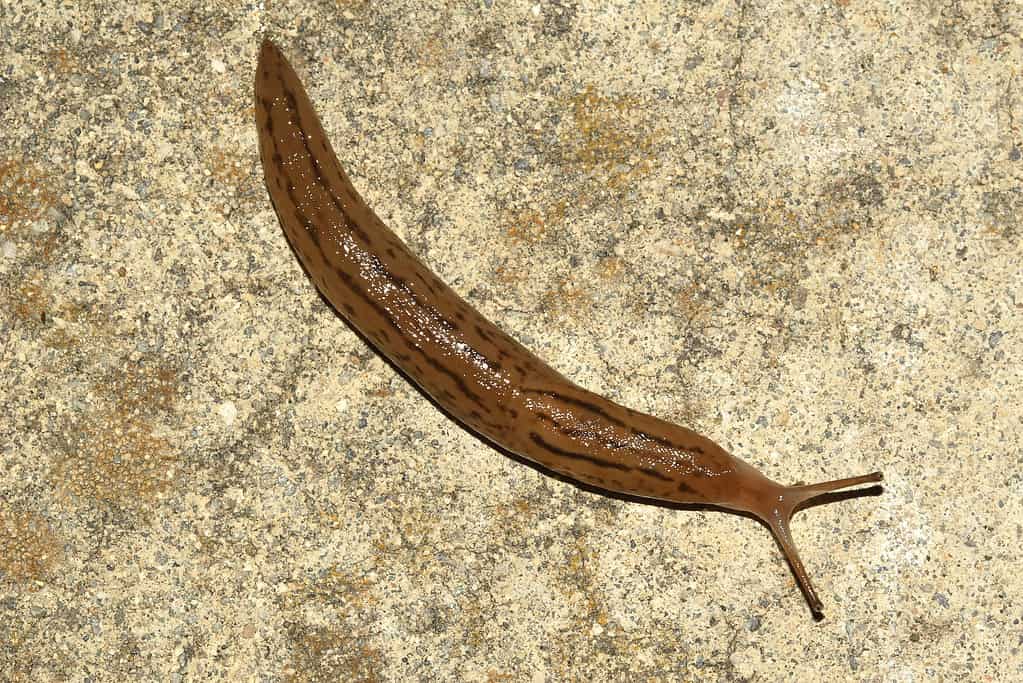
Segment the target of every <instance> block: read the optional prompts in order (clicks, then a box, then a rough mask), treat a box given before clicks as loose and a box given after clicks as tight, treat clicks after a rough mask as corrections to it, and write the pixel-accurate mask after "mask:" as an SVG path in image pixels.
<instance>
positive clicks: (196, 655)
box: [0, 0, 1023, 682]
mask: <svg viewBox="0 0 1023 683" xmlns="http://www.w3.org/2000/svg"><path fill="white" fill-rule="evenodd" d="M129 4H131V3H129ZM134 5H135V6H136V7H135V9H125V8H120V9H118V8H115V7H114V3H106V2H104V3H96V4H95V5H94V6H93V5H90V3H88V2H63V3H52V2H51V3H39V2H34V1H33V2H29V1H27V0H3V2H2V4H0V297H2V298H0V377H2V378H3V393H2V395H0V401H2V404H0V405H2V412H0V436H2V441H0V679H3V680H5V681H8V680H10V681H49V680H53V681H63V680H69V681H131V680H145V681H150V680H159V681H187V680H255V681H335V680H336V681H355V680H361V681H409V680H438V681H454V680H468V681H489V682H498V681H563V680H579V681H595V680H615V681H621V680H637V681H686V680H697V681H704V680H706V681H717V680H722V681H724V680H757V681H781V680H792V681H805V680H814V679H819V680H869V681H874V680H884V681H888V680H891V681H909V680H922V681H927V680H936V681H938V680H941V681H951V680H964V679H968V680H977V681H984V680H1007V679H1012V678H1018V677H1023V658H1021V655H1020V647H1021V641H1023V626H1021V624H1020V619H1021V617H1023V588H1021V586H1023V579H1021V578H1020V572H1019V566H1020V565H1019V560H1020V556H1019V551H1018V548H1019V545H1020V542H1021V536H1023V526H1021V525H1023V496H1021V493H1023V475H1021V471H1023V470H1021V462H1023V454H1021V444H1020V434H1021V431H1023V424H1021V423H1023V408H1021V406H1023V389H1021V379H1023V378H1021V374H1023V373H1021V367H1023V343H1021V334H1023V324H1021V323H1020V319H1021V317H1023V275H1021V270H1023V268H1021V260H1023V259H1021V250H1023V228H1021V216H1023V190H1021V179H1023V161H1021V147H1023V131H1021V126H1023V106H1021V102H1023V76H1021V69H1020V64H1023V41H1021V38H1023V9H1021V6H1020V5H1019V4H1016V3H1012V2H1000V1H995V0H990V1H986V2H985V1H982V2H966V1H962V2H960V1H954V2H952V1H948V2H944V1H934V2H909V3H887V2H879V1H876V0H856V1H852V0H835V1H834V2H824V3H821V4H817V3H795V2H771V3H751V2H747V1H746V0H739V1H736V0H724V1H721V2H706V3H700V2H694V3H674V2H663V1H659V0H651V1H649V2H627V1H625V0H618V1H616V2H610V3H608V2H589V3H584V4H575V3H568V2H565V3H557V2H555V3H547V2H545V3H541V4H536V5H530V4H526V3H508V2H503V1H502V0H493V1H491V0H486V1H485V2H484V1H481V2H463V3H436V4H433V5H426V4H423V5H420V4H416V3H412V2H399V1H397V0H395V1H379V2H378V1H375V0H374V1H372V2H370V1H365V2H357V1H350V2H340V1H338V2H316V3H308V2H273V3H248V4H239V3H229V2H205V3H185V2H179V1H177V0H167V1H164V2H140V3H134ZM264 32H267V33H269V34H270V35H272V36H273V37H274V38H275V39H276V40H277V41H278V42H279V44H280V45H281V46H282V48H283V49H284V50H285V52H286V53H287V54H288V55H290V57H291V59H292V61H293V62H294V64H295V65H296V67H297V68H298V70H299V72H300V73H301V74H302V75H303V76H304V77H305V79H306V82H307V84H308V86H309V90H310V94H311V95H312V97H313V99H314V100H315V101H316V103H317V105H318V107H319V109H320V112H321V114H322V115H323V118H324V120H325V123H326V126H327V128H328V130H329V131H331V133H332V135H333V137H334V141H335V147H336V148H337V149H338V150H339V151H340V153H341V156H342V160H343V162H344V163H345V164H346V165H347V166H348V168H349V169H350V171H351V174H352V176H353V178H354V179H355V181H356V184H357V186H358V187H359V188H360V189H361V190H362V192H363V194H364V195H365V196H366V197H367V199H368V200H369V201H370V203H371V204H372V205H373V206H375V207H376V208H377V209H378V212H379V213H380V214H381V216H382V217H384V218H385V220H387V221H389V222H390V223H391V225H392V226H393V227H394V228H395V230H396V231H397V232H398V233H399V234H400V235H402V236H403V237H404V238H405V239H406V240H407V241H408V242H409V243H410V245H411V246H412V248H413V249H414V250H415V251H417V252H418V253H419V254H420V255H421V256H422V257H423V258H424V259H425V260H426V261H427V262H428V263H429V264H431V265H432V266H433V267H434V268H435V269H436V271H437V272H438V273H439V274H440V275H441V276H442V277H443V278H444V279H446V280H447V281H448V282H450V283H451V284H452V285H453V286H454V287H455V289H456V290H458V291H459V292H461V293H463V294H464V295H465V296H466V297H467V298H468V299H469V300H470V301H471V302H472V303H474V304H475V305H476V306H478V307H479V308H480V309H482V310H483V311H484V312H485V313H486V314H487V315H489V316H490V317H491V318H492V319H494V320H496V321H498V322H499V323H500V324H501V325H502V326H503V327H505V328H506V329H507V330H508V331H509V332H511V333H512V334H513V335H514V336H516V337H517V338H519V339H520V340H522V341H523V342H524V343H526V344H527V345H528V346H530V347H531V348H533V349H534V350H535V351H536V352H537V353H538V354H539V355H541V356H542V357H543V358H545V359H546V360H548V361H549V362H550V363H551V364H552V365H554V366H555V367H556V368H558V369H560V370H561V371H562V372H564V374H566V375H568V376H569V377H572V378H573V379H575V380H577V381H578V382H579V383H581V384H582V385H584V386H586V387H588V388H590V389H593V390H596V391H600V392H603V393H606V394H607V395H609V396H610V397H612V398H614V399H615V400H618V401H619V402H622V403H625V404H627V405H630V406H632V407H635V408H638V409H641V410H644V411H647V412H653V413H655V414H657V415H660V416H663V417H666V418H669V419H673V420H677V421H681V422H684V423H686V424H690V425H692V426H694V427H695V428H697V429H698V430H700V431H702V432H704V433H706V434H708V435H709V436H711V437H712V438H713V439H715V440H716V441H718V442H720V443H722V444H723V445H725V446H726V447H727V448H729V449H730V450H731V451H732V452H734V453H735V454H736V455H739V456H741V457H743V458H745V459H747V460H749V461H751V462H753V463H755V464H756V465H758V466H759V467H761V468H762V469H763V470H764V471H765V472H766V473H768V474H769V475H770V476H772V477H773V478H776V479H778V480H781V481H785V482H794V481H800V480H802V481H814V480H820V479H829V478H833V477H840V476H847V475H852V474H859V473H863V472H867V471H871V470H874V469H880V470H883V471H884V473H885V476H886V490H885V493H884V495H883V496H881V497H875V498H870V497H868V498H859V499H856V500H851V501H846V502H843V503H840V504H836V505H831V506H826V507H819V508H815V509H813V510H811V511H808V512H806V513H805V514H803V515H802V516H800V517H798V518H797V522H796V526H795V534H796V537H797V541H798V543H799V544H800V546H801V548H802V551H803V555H804V559H805V560H806V562H807V564H808V566H809V568H810V571H811V573H812V575H813V576H814V578H815V580H816V583H817V585H818V588H819V590H820V592H821V594H822V596H823V598H824V599H825V602H826V612H827V615H828V618H827V619H826V620H825V621H823V622H821V623H814V622H813V621H812V620H811V619H810V617H809V614H808V612H807V610H806V608H805V605H804V603H803V600H802V598H801V597H800V595H799V594H798V591H797V590H796V588H795V585H794V583H793V581H792V577H791V574H790V572H789V571H788V569H787V567H786V566H785V565H784V563H783V561H782V559H781V556H780V554H779V552H778V550H777V548H776V547H775V545H774V544H773V542H772V540H771V538H770V536H769V535H768V533H767V531H766V530H765V529H763V528H761V527H759V526H758V525H756V524H755V523H753V522H752V521H750V520H748V519H744V518H740V517H734V516H730V515H724V514H719V513H711V512H678V511H671V510H664V509H660V508H653V507H647V506H642V505H636V504H627V503H623V502H620V501H616V500H611V499H607V498H604V497H601V496H598V495H594V494H592V493H587V492H584V491H581V490H578V489H576V488H575V487H573V486H571V485H568V484H564V483H561V482H559V481H555V480H553V479H550V478H546V477H544V476H542V475H541V474H539V473H538V472H536V471H534V470H532V469H529V468H526V467H523V466H521V465H519V464H516V463H515V462H512V461H510V460H508V459H506V458H504V457H503V456H501V455H499V454H498V453H496V452H494V451H492V450H491V449H489V448H488V447H486V446H484V445H483V444H482V443H480V442H479V441H478V440H476V439H475V438H473V437H472V436H471V435H469V434H468V433H466V432H465V431H463V430H462V429H460V428H459V427H457V426H456V425H454V424H452V423H451V422H449V421H448V420H447V419H446V418H445V417H444V416H443V415H442V414H440V413H439V412H437V411H436V410H435V409H434V408H433V407H432V406H431V405H430V404H428V403H427V402H426V401H425V400H424V399H423V398H422V397H421V396H420V395H419V394H418V393H417V392H416V391H415V390H413V389H412V388H411V387H410V386H409V385H408V384H406V383H405V381H404V380H402V379H401V378H399V377H397V376H396V375H395V374H394V372H393V371H392V370H391V369H390V368H389V367H388V366H387V365H385V364H384V363H383V362H382V361H381V360H380V359H379V358H378V357H377V356H375V355H374V354H373V353H372V352H371V351H370V350H369V349H368V348H367V347H366V346H365V345H364V344H363V343H362V342H361V341H360V340H359V339H358V338H356V337H355V336H354V335H353V334H352V333H351V332H350V331H349V330H348V328H347V327H346V326H345V325H344V324H342V323H341V321H340V320H339V319H338V318H336V317H335V315H334V314H333V313H332V312H331V311H330V310H328V309H327V308H326V306H325V305H324V304H323V303H322V301H321V300H320V299H319V298H318V297H317V296H316V294H315V293H314V291H313V288H312V286H311V285H310V283H309V282H308V281H307V280H306V278H305V276H304V275H303V274H302V272H301V270H300V268H299V266H298V264H297V262H296V261H295V259H294V257H293V256H292V254H291V253H290V251H289V249H288V247H287V245H286V243H285V241H284V238H283V236H282V234H281V232H280V229H279V228H278V226H277V223H276V220H275V217H274V214H273V211H272V209H271V207H270V203H269V201H268V199H267V196H266V192H265V190H264V188H263V186H262V178H261V173H260V171H259V168H258V162H257V155H256V147H255V131H254V126H253V123H252V118H253V112H252V104H251V82H252V76H253V69H254V60H255V53H256V49H257V47H258V44H259V40H260V38H261V37H262V35H263V34H264Z"/></svg>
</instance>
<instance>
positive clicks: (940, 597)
mask: <svg viewBox="0 0 1023 683" xmlns="http://www.w3.org/2000/svg"><path fill="white" fill-rule="evenodd" d="M934 602H936V603H938V604H939V605H941V606H942V607H948V598H947V597H945V594H944V593H935V594H934Z"/></svg>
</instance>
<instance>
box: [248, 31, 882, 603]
mask: <svg viewBox="0 0 1023 683" xmlns="http://www.w3.org/2000/svg"><path fill="white" fill-rule="evenodd" d="M255 81H256V82H255V100H256V101H255V114H256V125H257V128H258V137H259V152H260V158H261V160H262V165H263V173H264V177H265V181H266V187H267V189H268V191H269V194H270V199H271V201H272V203H273V206H274V209H275V210H276V212H277V218H278V219H279V221H280V224H281V227H282V228H283V230H284V234H285V235H286V236H287V238H288V241H289V242H290V243H291V247H292V248H293V250H294V252H295V254H296V255H297V256H298V259H299V261H300V262H301V263H302V266H303V267H304V269H305V271H306V273H307V274H308V275H309V277H310V278H311V279H312V280H313V282H314V283H315V284H316V288H317V289H318V290H319V291H320V293H321V294H322V295H323V296H324V297H325V298H326V299H327V301H329V302H330V304H331V305H332V306H333V307H334V308H335V309H336V310H337V312H338V313H339V314H340V315H341V316H343V317H344V318H345V319H346V320H347V321H348V322H349V323H350V324H351V325H352V326H353V327H354V328H355V329H357V330H358V331H359V332H360V333H361V334H362V335H363V337H365V339H366V340H368V341H369V342H370V343H371V344H372V345H373V346H375V347H376V350H377V351H378V352H379V353H381V354H382V355H383V356H385V357H386V358H388V359H389V360H390V361H391V362H392V363H393V364H394V365H396V366H397V367H398V368H399V369H400V370H401V371H402V372H403V373H404V374H405V375H407V376H408V377H409V378H411V380H412V381H413V382H415V383H416V384H417V385H419V387H420V388H421V389H422V390H423V391H424V392H425V393H426V394H428V395H429V396H430V397H432V398H433V400H434V401H436V403H437V404H439V405H440V406H441V407H442V408H443V409H445V410H446V411H447V413H448V414H449V415H450V416H452V417H453V418H455V419H456V420H458V421H459V422H461V423H462V424H463V425H464V426H465V427H467V428H468V429H470V430H472V431H473V432H475V433H477V434H479V435H480V436H482V437H484V438H485V439H487V440H489V441H490V442H493V443H494V444H496V445H497V446H498V447H500V448H503V449H505V450H506V451H509V452H511V453H514V454H517V455H519V456H521V457H522V458H525V459H527V460H530V461H532V462H534V463H536V464H538V465H540V466H542V467H543V468H546V469H547V470H550V471H553V472H557V473H559V474H561V475H563V476H565V477H568V478H570V479H573V480H576V481H578V482H581V483H583V484H587V485H589V486H591V487H596V488H598V489H602V490H605V491H609V492H614V493H618V494H624V495H625V496H628V497H639V498H643V499H652V500H657V501H668V502H672V503H686V504H698V505H705V506H709V507H716V508H723V509H725V510H727V511H731V512H736V513H740V514H746V515H749V516H753V517H755V518H757V519H759V520H760V521H762V522H763V523H764V524H765V525H766V526H767V527H768V528H769V529H770V530H771V531H772V533H773V534H774V537H775V539H776V540H777V542H778V545H779V546H780V548H781V550H782V552H783V553H784V555H785V557H786V559H787V560H788V562H789V564H790V566H791V568H792V571H793V574H794V575H795V577H796V580H797V582H798V584H799V586H800V588H801V589H802V591H803V594H804V596H805V598H806V600H807V603H808V604H809V606H810V609H811V611H812V613H813V615H814V617H815V618H817V619H820V618H822V616H823V613H822V606H821V601H820V599H819V598H818V597H817V593H816V592H815V591H814V588H813V585H812V584H811V582H810V578H809V576H808V575H807V573H806V570H805V569H804V568H803V563H802V561H801V560H800V557H799V553H798V552H797V550H796V546H795V544H794V543H793V540H792V537H791V535H790V533H789V522H790V519H791V517H792V514H793V512H795V510H796V509H797V508H799V507H800V506H802V505H804V504H806V503H807V502H808V501H810V499H812V498H815V497H817V496H820V495H821V494H823V493H825V492H829V491H834V490H837V489H842V488H846V487H849V486H855V485H860V484H866V483H870V482H878V481H881V474H880V473H879V472H874V473H872V474H866V475H863V476H859V477H851V478H848V479H839V480H836V481H829V482H824V483H819V484H810V485H804V486H783V485H781V484H777V483H775V482H774V481H772V480H770V479H768V478H767V477H765V476H764V475H762V474H761V473H760V472H759V471H758V470H757V469H755V468H754V467H753V466H752V465H749V464H747V463H746V462H744V461H742V460H740V459H739V458H736V457H734V456H732V455H730V454H729V453H728V452H726V451H725V450H724V449H723V448H721V447H720V446H718V445H717V444H716V443H714V442H713V441H711V440H710V439H708V438H706V437H704V436H701V435H699V434H697V433H696V432H693V431H691V430H689V429H686V428H685V427H680V426H677V425H674V424H671V423H669V422H666V421H664V420H661V419H658V418H656V417H653V416H651V415H645V414H643V413H639V412H637V411H635V410H630V409H629V408H625V407H623V406H620V405H618V404H616V403H614V402H612V401H609V400H607V399H606V398H603V397H601V396H598V395H596V394H594V393H592V392H590V391H587V390H586V389H583V388H581V387H579V386H577V385H576V384H574V383H573V382H571V381H570V380H568V379H566V378H565V377H564V376H562V375H561V374H559V373H558V372H557V371H555V370H554V369H552V368H551V367H550V366H548V365H547V364H546V363H544V362H543V361H541V360H540V359H539V358H537V357H536V356H535V355H533V354H532V353H530V352H529V350H527V349H526V348H525V347H523V346H522V345H521V344H519V343H518V342H517V341H515V340H514V339H513V338H512V337H510V336H509V335H507V334H505V333H504V332H502V331H501V330H500V329H499V328H498V327H497V326H495V325H494V324H493V323H491V322H490V321H488V320H487V319H486V318H484V317H483V316H482V315H480V314H479V313H478V312H477V311H476V310H475V309H474V308H473V307H472V306H470V305H469V304H468V303H466V302H465V301H464V300H463V299H462V298H461V297H459V296H458V294H456V293H455V292H454V291H452V290H451V289H450V288H449V287H448V286H447V285H446V284H444V283H443V282H442V281H441V280H440V278H438V277H437V276H436V275H434V274H433V272H431V271H430V269H429V268H427V267H426V266H425V265H423V263H422V262H421V261H420V260H419V259H418V258H416V256H415V255H414V254H413V253H412V252H410V251H409V249H408V247H406V246H405V244H404V243H403V242H402V241H401V240H400V239H399V238H398V237H397V236H396V235H395V234H394V233H393V232H391V230H390V229H389V228H388V227H387V226H386V225H384V223H383V221H381V220H380V219H379V218H378V217H377V215H376V214H375V213H374V212H373V211H372V209H370V208H369V206H367V205H366V202H365V201H363V199H362V197H361V196H359V193H358V192H356V190H355V188H354V187H353V186H352V183H351V182H350V181H349V179H348V176H347V175H346V174H345V172H344V170H342V168H341V165H340V163H339V162H338V160H337V157H336V156H335V154H334V151H333V149H332V148H331V146H330V142H329V141H328V140H327V136H326V135H325V134H324V131H323V127H322V126H321V124H320V121H319V119H318V117H317V115H316V112H315V111H314V110H313V105H312V103H311V102H310V101H309V98H308V96H307V95H306V92H305V89H304V88H303V87H302V83H301V82H300V81H299V78H298V76H297V75H296V74H295V71H294V70H293V69H292V67H291V65H290V64H289V63H288V61H287V60H286V59H285V58H284V56H283V55H282V54H281V52H280V50H278V48H277V47H276V46H275V45H274V44H273V43H272V42H270V41H269V40H266V41H264V42H263V45H262V48H261V50H260V55H259V64H258V66H257V71H256V79H255Z"/></svg>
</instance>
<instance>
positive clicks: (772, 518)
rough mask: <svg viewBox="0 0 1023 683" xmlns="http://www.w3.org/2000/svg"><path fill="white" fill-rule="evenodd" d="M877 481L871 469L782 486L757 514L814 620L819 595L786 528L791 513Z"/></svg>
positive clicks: (820, 612)
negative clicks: (828, 495)
mask: <svg viewBox="0 0 1023 683" xmlns="http://www.w3.org/2000/svg"><path fill="white" fill-rule="evenodd" d="M881 480H882V476H881V473H880V472H871V473H870V474H864V475H862V476H859V477H849V478H847V479H836V480H834V481H826V482H820V483H817V484H806V485H801V486H786V487H783V488H781V490H780V493H779V495H778V496H777V499H776V500H775V501H773V504H772V505H771V506H770V508H769V510H765V511H763V513H761V514H760V517H761V519H763V520H764V522H766V523H767V526H768V527H770V529H771V533H773V534H774V538H775V540H776V541H777V542H778V545H779V546H780V547H781V551H782V553H783V554H784V555H785V559H786V560H788V563H789V566H790V567H792V573H793V574H794V575H795V577H796V583H798V584H799V588H800V590H802V591H803V595H804V596H805V597H806V602H807V604H808V605H809V606H810V612H811V613H812V614H813V618H814V619H816V620H817V621H820V620H821V619H823V618H824V611H823V605H822V603H821V601H820V598H819V597H817V591H816V590H814V587H813V582H812V581H810V576H809V574H807V573H806V568H805V567H804V566H803V560H802V559H801V558H800V557H799V551H798V550H797V549H796V544H795V542H794V541H793V540H792V532H791V529H790V523H791V521H792V515H793V514H794V513H795V512H796V511H797V510H798V509H799V508H801V507H802V506H803V505H804V504H806V503H807V502H809V501H811V500H812V499H814V498H816V497H818V496H820V495H823V494H825V493H830V492H832V491H837V490H838V489H844V488H848V487H850V486H859V485H861V484H872V483H877V482H879V481H881ZM852 493H853V494H856V493H857V492H855V491H853V492H852ZM764 513H767V514H764Z"/></svg>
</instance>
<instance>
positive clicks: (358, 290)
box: [334, 268, 491, 413]
mask: <svg viewBox="0 0 1023 683" xmlns="http://www.w3.org/2000/svg"><path fill="white" fill-rule="evenodd" d="M334 273H335V274H336V275H337V276H338V279H340V280H341V282H342V283H343V284H344V285H345V286H346V287H348V289H349V290H351V291H352V293H353V294H355V295H356V296H358V297H359V298H360V299H362V300H363V301H365V302H366V304H367V305H369V307H370V308H372V309H373V310H374V311H376V312H377V315H379V316H380V317H381V318H383V319H384V320H385V321H387V324H388V325H390V326H391V327H392V328H394V330H395V331H396V332H397V333H398V336H399V337H401V338H402V339H404V340H405V342H406V346H407V347H408V348H409V349H411V350H413V351H416V352H418V353H419V354H420V355H421V356H422V357H423V360H425V361H426V362H427V364H429V365H430V367H432V368H433V369H435V370H437V371H438V372H441V373H443V374H444V375H446V376H447V377H448V378H450V379H451V381H452V382H454V383H455V386H457V387H458V389H459V391H461V392H462V393H463V394H464V395H465V396H467V397H468V398H469V400H471V401H472V402H473V403H475V404H476V405H478V406H479V407H480V408H481V409H482V410H483V412H485V413H490V412H491V410H490V408H488V407H487V405H486V403H484V401H483V399H482V398H481V397H480V396H479V395H478V394H476V393H475V392H474V391H473V390H472V389H470V388H469V386H468V385H467V384H466V383H465V380H463V379H462V378H461V377H459V376H458V375H457V374H456V373H455V372H454V371H452V370H451V369H450V368H448V367H445V366H444V365H443V364H442V363H441V362H440V361H438V360H437V359H436V358H433V357H432V356H430V354H428V353H427V352H426V351H424V350H423V349H421V348H419V347H418V346H416V345H415V344H412V343H410V342H409V341H408V338H407V336H406V335H405V333H404V332H403V331H402V329H401V327H400V326H399V325H398V323H397V322H396V321H395V320H394V318H393V317H392V316H391V314H390V312H389V311H388V310H387V309H386V308H384V307H383V306H381V305H380V302H378V301H377V300H376V299H374V298H373V297H371V296H370V295H369V294H367V293H366V292H365V291H363V289H362V287H360V286H359V284H358V283H357V282H355V278H353V277H352V276H351V275H349V274H348V273H346V272H345V271H344V270H342V269H340V268H334Z"/></svg>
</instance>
